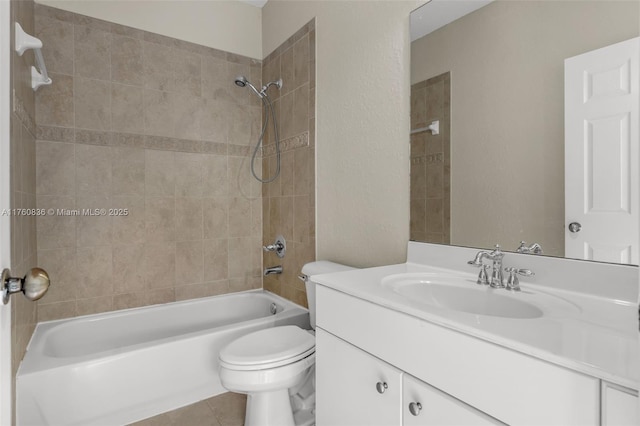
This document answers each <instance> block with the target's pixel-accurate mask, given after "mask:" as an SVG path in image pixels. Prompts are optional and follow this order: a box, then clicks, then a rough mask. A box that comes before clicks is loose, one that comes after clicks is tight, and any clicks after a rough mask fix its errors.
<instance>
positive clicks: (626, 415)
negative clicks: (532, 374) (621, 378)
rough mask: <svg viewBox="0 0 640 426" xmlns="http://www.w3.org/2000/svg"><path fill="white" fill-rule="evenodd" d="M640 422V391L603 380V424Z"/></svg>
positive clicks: (624, 425) (620, 425)
mask: <svg viewBox="0 0 640 426" xmlns="http://www.w3.org/2000/svg"><path fill="white" fill-rule="evenodd" d="M638 424H640V415H639V413H638V392H636V391H634V390H632V389H627V388H623V387H622V386H616V385H613V384H611V383H607V382H602V426H636V425H638Z"/></svg>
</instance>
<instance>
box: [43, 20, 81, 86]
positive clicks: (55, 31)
mask: <svg viewBox="0 0 640 426" xmlns="http://www.w3.org/2000/svg"><path fill="white" fill-rule="evenodd" d="M35 20H36V21H35V24H36V34H35V36H36V37H38V38H39V39H41V40H46V41H47V48H46V49H43V51H42V55H43V56H44V60H45V63H46V64H47V71H49V72H54V73H61V74H68V75H73V57H74V53H73V42H74V37H73V24H71V23H69V22H63V21H60V20H57V19H51V18H49V17H46V16H40V15H38V16H36V17H35Z"/></svg>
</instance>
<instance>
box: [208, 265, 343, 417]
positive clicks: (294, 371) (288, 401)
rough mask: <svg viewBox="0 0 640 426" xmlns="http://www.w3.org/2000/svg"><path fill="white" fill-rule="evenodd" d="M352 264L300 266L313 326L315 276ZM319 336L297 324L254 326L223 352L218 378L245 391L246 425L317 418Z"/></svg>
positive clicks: (240, 391) (232, 388) (238, 391)
mask: <svg viewBox="0 0 640 426" xmlns="http://www.w3.org/2000/svg"><path fill="white" fill-rule="evenodd" d="M349 269H353V268H350V267H348V266H344V265H339V264H337V263H332V262H324V261H321V262H312V263H308V264H306V265H305V266H304V267H303V268H302V274H303V275H302V277H304V278H305V285H306V289H307V300H308V303H309V313H310V323H311V327H312V328H314V329H315V284H314V283H313V282H311V281H310V280H309V279H307V277H309V276H311V275H316V274H321V273H329V272H339V271H345V270H349ZM315 357H316V355H315V336H314V334H313V330H304V329H302V328H300V327H298V326H295V325H287V326H279V327H273V328H268V329H265V330H259V331H255V332H253V333H249V334H247V335H244V336H242V337H240V338H238V339H236V340H234V341H233V342H231V343H229V344H228V345H227V346H226V347H224V348H223V349H222V350H221V351H220V381H221V382H222V385H223V386H224V387H225V388H226V389H228V390H230V391H232V392H237V393H246V394H247V407H246V416H245V423H244V424H245V426H310V425H313V424H314V423H315V412H314V411H315V359H316V358H315Z"/></svg>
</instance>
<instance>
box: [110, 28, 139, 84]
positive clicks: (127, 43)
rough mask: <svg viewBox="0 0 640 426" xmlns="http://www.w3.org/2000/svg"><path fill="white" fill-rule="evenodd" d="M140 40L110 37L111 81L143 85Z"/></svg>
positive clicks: (117, 36)
mask: <svg viewBox="0 0 640 426" xmlns="http://www.w3.org/2000/svg"><path fill="white" fill-rule="evenodd" d="M143 79H144V74H143V63H142V40H140V39H136V38H131V37H123V36H120V35H112V36H111V80H112V81H116V82H118V83H123V84H131V85H135V86H141V85H142V84H143V81H144V80H143Z"/></svg>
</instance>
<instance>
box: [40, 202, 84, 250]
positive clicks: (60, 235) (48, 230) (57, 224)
mask: <svg viewBox="0 0 640 426" xmlns="http://www.w3.org/2000/svg"><path fill="white" fill-rule="evenodd" d="M38 208H39V209H45V210H49V209H53V212H54V214H53V215H49V214H47V215H46V216H38V217H37V219H36V222H37V228H38V234H37V244H38V249H39V250H45V249H55V248H63V247H75V245H76V216H65V215H59V214H57V211H58V209H60V210H65V211H66V210H73V209H75V208H76V201H75V198H73V197H61V196H51V195H41V196H38Z"/></svg>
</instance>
